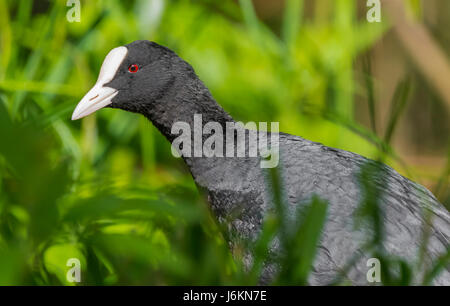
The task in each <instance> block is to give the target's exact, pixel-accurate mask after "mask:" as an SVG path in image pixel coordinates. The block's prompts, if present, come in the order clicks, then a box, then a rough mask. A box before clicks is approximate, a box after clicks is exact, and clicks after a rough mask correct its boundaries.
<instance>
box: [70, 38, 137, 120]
mask: <svg viewBox="0 0 450 306" xmlns="http://www.w3.org/2000/svg"><path fill="white" fill-rule="evenodd" d="M127 53H128V49H127V48H126V47H118V48H115V49H112V50H111V51H110V52H109V53H108V55H107V56H106V58H105V60H104V61H103V64H102V68H101V69H100V74H99V76H98V80H97V83H96V84H95V85H94V87H93V88H92V89H91V90H89V92H88V93H87V94H86V95H85V96H84V97H83V99H81V101H80V102H79V103H78V105H77V107H76V108H75V110H74V112H73V114H72V120H77V119H80V118H83V117H85V116H87V115H89V114H92V113H93V112H95V111H97V110H99V109H101V108H103V107H105V106H107V105H109V104H111V100H112V99H113V98H114V97H115V96H116V95H117V94H118V90H117V89H114V88H111V87H106V86H104V85H105V84H107V83H109V82H111V81H112V79H113V78H114V76H115V75H116V72H117V70H118V69H119V67H120V65H121V64H122V62H123V60H124V59H125V57H126V55H127Z"/></svg>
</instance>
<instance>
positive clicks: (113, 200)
mask: <svg viewBox="0 0 450 306" xmlns="http://www.w3.org/2000/svg"><path fill="white" fill-rule="evenodd" d="M81 3H82V6H81V22H80V23H76V22H75V23H69V22H68V21H67V19H66V13H67V11H68V8H67V7H66V6H65V1H28V0H22V1H13V0H0V48H1V49H0V138H1V139H2V141H1V142H0V284H37V285H45V284H64V285H69V284H73V283H69V282H68V281H67V279H66V272H67V271H68V269H69V268H70V267H67V266H66V262H67V260H68V259H69V258H79V259H80V261H81V266H82V274H81V275H82V283H81V284H98V285H108V284H134V285H138V284H156V285H161V284H162V285H166V284H169V285H179V284H192V285H200V284H201V285H223V284H256V283H257V282H258V276H259V273H260V269H261V267H262V263H263V262H264V261H265V260H266V258H265V256H266V255H265V254H266V251H267V246H268V244H269V242H270V240H271V239H272V238H273V236H274V235H275V233H276V232H277V231H279V230H282V226H283V220H281V219H280V215H274V216H268V218H267V221H266V223H265V226H264V230H263V232H262V234H261V237H260V239H259V240H258V241H257V243H256V244H255V248H256V257H255V261H254V265H253V267H252V269H251V270H250V271H247V272H245V271H244V269H243V267H242V266H241V263H240V262H239V260H233V258H232V256H231V254H230V252H229V249H228V246H227V243H226V242H225V240H224V238H223V236H222V232H221V229H220V228H219V227H218V225H217V224H216V222H215V220H214V218H213V217H212V216H211V214H210V212H209V208H208V206H207V204H206V203H205V201H204V200H203V199H202V197H201V196H200V195H199V194H198V192H197V190H196V188H195V185H194V183H193V180H192V179H191V177H190V175H189V173H188V171H187V169H186V168H185V167H184V165H183V163H182V161H181V160H178V159H174V158H173V157H172V155H171V154H170V145H169V143H167V141H166V140H165V139H164V138H163V137H162V136H161V135H160V134H159V132H158V131H157V130H156V129H155V128H154V127H152V125H151V123H149V122H148V121H147V120H146V119H144V118H141V117H139V116H137V115H135V114H130V113H126V112H123V111H118V110H111V109H104V110H101V111H99V112H98V113H97V114H94V115H92V116H90V117H88V118H86V119H83V120H82V121H77V122H71V121H70V115H71V112H72V111H73V109H74V107H75V105H76V103H77V102H78V101H79V99H80V98H81V97H82V96H83V95H84V93H86V92H87V91H88V90H89V89H90V87H91V86H92V85H93V84H94V83H95V80H96V77H97V74H98V70H99V67H100V66H101V63H102V61H103V59H104V57H105V55H106V54H107V52H108V51H109V50H110V49H112V48H114V47H117V46H119V45H123V44H126V43H129V42H132V41H134V40H137V39H148V40H154V41H156V42H158V43H160V44H163V45H166V46H168V47H170V48H171V49H173V50H175V51H176V52H177V53H178V54H179V55H180V56H181V57H183V58H184V59H186V60H187V61H188V62H189V63H191V64H192V66H193V67H194V68H195V70H196V72H197V73H198V75H199V76H200V78H201V79H202V80H204V82H205V83H206V85H207V86H208V87H209V88H210V90H211V92H212V93H213V95H214V97H215V98H216V100H217V101H219V102H220V104H221V105H222V106H223V107H224V108H225V109H226V110H227V111H228V112H229V113H230V114H232V115H233V117H235V118H236V119H237V120H242V121H279V122H280V123H281V129H282V130H283V131H284V132H288V133H291V134H295V135H301V136H303V137H305V138H308V139H313V140H315V141H320V142H323V143H324V144H326V145H329V146H333V147H339V148H342V149H347V150H351V151H354V152H357V153H360V154H362V155H365V156H368V157H372V158H376V157H378V156H379V155H380V154H381V153H383V154H385V155H384V156H385V160H386V161H387V162H388V163H391V164H394V165H398V164H400V165H401V161H400V160H399V158H398V157H397V155H396V154H395V151H394V149H393V148H391V147H390V146H389V142H390V138H391V136H392V134H393V133H394V132H395V126H396V125H395V123H396V121H397V120H398V117H400V116H402V111H403V109H404V107H403V106H404V103H406V99H407V92H408V88H409V87H408V82H407V81H405V82H404V83H402V84H400V85H399V89H398V94H397V95H396V97H394V100H393V103H392V105H393V106H392V112H391V115H392V116H391V120H390V123H389V129H388V134H386V138H385V139H382V138H379V137H377V136H376V134H375V133H374V131H372V130H370V129H368V128H365V127H363V126H361V125H360V124H358V123H356V121H355V119H354V115H355V111H354V105H355V103H354V98H355V95H358V96H364V97H365V98H366V99H367V100H368V101H369V102H368V107H370V104H371V103H372V104H374V103H376V99H375V98H374V97H373V94H371V92H372V91H371V86H372V85H371V84H372V82H373V79H372V78H371V75H370V69H369V68H370V61H369V62H368V63H367V69H368V70H367V71H366V72H367V78H366V84H364V83H363V84H358V83H357V82H356V81H355V79H354V76H353V71H354V62H355V60H356V58H357V57H358V56H360V55H361V54H363V53H364V52H365V51H366V50H367V49H369V48H370V47H371V46H373V44H374V43H375V42H376V41H377V40H378V39H379V38H380V37H381V35H383V33H384V32H385V31H386V30H387V29H388V28H389V25H388V24H387V23H381V24H369V23H367V22H365V21H358V20H357V18H356V17H355V13H354V12H355V7H356V5H355V2H353V1H347V0H337V1H335V6H334V11H333V14H332V15H333V16H332V18H330V19H326V20H325V19H321V20H320V21H318V22H311V21H310V22H306V21H305V20H302V18H301V17H300V16H301V15H302V14H300V12H301V11H302V9H303V1H300V0H288V1H287V2H286V8H285V12H284V15H283V16H284V17H283V19H282V23H281V29H280V31H279V33H275V32H274V31H273V30H272V29H270V28H269V27H268V26H267V25H265V24H264V23H263V22H261V21H260V20H259V18H258V17H257V14H256V13H255V10H254V7H253V5H252V3H251V2H250V1H248V0H240V1H236V2H235V1H212V0H203V1H188V0H171V1H163V0H135V1H118V0H107V1H106V0H103V1H81ZM296 12H298V13H296ZM402 97H404V99H403V98H402ZM396 101H399V102H398V103H397V102H396ZM394 102H395V103H394ZM372 121H373V123H374V124H373V127H375V125H376V124H375V120H374V116H372ZM374 130H375V129H374ZM449 160H450V159H449ZM405 169H406V168H405ZM405 169H404V171H406V170H405ZM446 180H447V176H445V175H444V176H443V178H442V180H441V181H442V182H444V184H445V182H446ZM274 181H276V176H275V177H274ZM278 208H279V209H282V203H281V200H280V201H279V205H278ZM278 212H280V211H279V210H278ZM301 213H302V216H303V218H301V220H303V221H304V222H301V224H299V228H298V229H294V231H293V232H290V233H286V235H283V236H282V237H284V239H286V245H289V246H291V247H290V248H288V249H289V250H290V251H289V252H287V256H286V258H284V259H283V260H284V261H283V262H284V263H285V265H284V269H282V271H281V274H280V278H279V279H278V280H277V283H279V284H307V276H308V273H309V270H310V266H311V263H312V260H313V259H314V253H315V244H316V241H317V239H319V237H320V229H321V224H322V223H323V222H324V218H325V217H326V203H324V202H323V201H321V200H320V199H319V198H317V199H314V200H313V202H312V203H310V205H309V206H307V207H306V208H305V211H303V212H301ZM375 216H376V214H375ZM305 233H308V234H305ZM235 255H236V254H235ZM237 257H239V254H237ZM443 262H444V263H445V261H443ZM441 266H445V264H442V263H441ZM439 267H440V266H436V267H435V269H436V271H434V272H433V273H435V274H437V273H438V271H439V269H440V268H439ZM441 268H442V267H441ZM405 273H406V272H405ZM430 279H432V276H430ZM403 283H408V280H405V281H404V282H403Z"/></svg>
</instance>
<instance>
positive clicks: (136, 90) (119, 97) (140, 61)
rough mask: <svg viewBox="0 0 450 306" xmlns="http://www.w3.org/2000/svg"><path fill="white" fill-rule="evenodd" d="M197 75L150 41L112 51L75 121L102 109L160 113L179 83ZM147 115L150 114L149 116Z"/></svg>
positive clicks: (82, 102)
mask: <svg viewBox="0 0 450 306" xmlns="http://www.w3.org/2000/svg"><path fill="white" fill-rule="evenodd" d="M192 75H195V74H194V73H193V70H192V67H190V66H189V64H187V63H186V62H184V61H183V60H181V59H180V58H179V57H178V56H177V55H176V54H175V53H174V52H173V51H171V50H169V49H167V48H165V47H163V46H160V45H158V44H156V43H154V42H150V41H144V40H140V41H135V42H133V43H131V44H128V45H125V46H121V47H118V48H115V49H113V50H111V51H110V52H109V53H108V55H107V56H106V58H105V60H104V62H103V64H102V67H101V69H100V74H99V77H98V80H97V83H96V84H95V85H94V87H93V88H92V89H91V90H90V91H89V92H88V93H87V94H86V95H85V96H84V98H83V99H82V100H81V101H80V103H79V104H78V105H77V107H76V108H75V111H74V112H73V115H72V120H76V119H80V118H83V117H85V116H87V115H89V114H92V113H93V112H95V111H97V110H99V109H101V108H103V107H113V108H120V109H123V110H126V111H131V112H139V113H143V114H146V113H148V112H151V110H153V109H155V110H157V109H161V106H159V107H158V105H157V104H158V103H163V102H162V101H161V100H162V98H163V97H164V96H165V95H167V93H168V92H170V89H171V87H173V86H174V84H175V82H176V80H177V79H179V78H180V77H185V76H192ZM146 115H148V114H146Z"/></svg>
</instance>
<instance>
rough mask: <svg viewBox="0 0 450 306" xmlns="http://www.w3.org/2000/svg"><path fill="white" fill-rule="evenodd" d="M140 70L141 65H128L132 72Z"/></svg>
mask: <svg viewBox="0 0 450 306" xmlns="http://www.w3.org/2000/svg"><path fill="white" fill-rule="evenodd" d="M138 70H139V66H138V65H135V64H133V65H130V67H128V71H129V72H131V73H136V72H138Z"/></svg>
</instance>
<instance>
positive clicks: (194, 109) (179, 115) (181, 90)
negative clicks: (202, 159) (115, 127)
mask: <svg viewBox="0 0 450 306" xmlns="http://www.w3.org/2000/svg"><path fill="white" fill-rule="evenodd" d="M150 108H151V109H149V110H147V111H145V113H143V115H144V116H146V117H147V118H148V119H149V120H150V121H151V122H152V123H153V124H154V125H155V126H156V128H158V130H159V131H160V132H161V133H162V134H163V135H164V136H165V137H166V138H167V140H169V141H170V142H171V143H172V142H173V140H174V139H175V138H176V137H177V136H178V134H172V127H173V126H174V124H175V123H177V122H185V123H187V124H188V125H189V126H190V127H191V131H192V133H191V134H193V131H194V116H195V115H197V118H198V115H201V116H202V123H203V126H204V125H205V124H206V123H208V122H217V123H219V124H220V125H221V126H222V127H223V130H224V131H225V127H226V122H234V120H233V118H232V117H231V116H230V115H229V114H228V113H227V112H226V111H225V110H224V109H223V108H222V107H221V106H220V105H219V104H218V103H217V102H216V101H215V100H214V98H213V97H212V95H211V93H210V92H209V90H208V88H206V86H205V85H204V84H203V83H202V81H200V80H199V79H198V78H197V77H196V76H195V77H193V78H188V79H187V80H182V81H179V80H174V82H173V85H172V86H171V87H170V88H169V89H168V90H167V91H166V92H165V93H164V95H163V96H161V97H160V100H159V101H157V102H156V103H151V104H150ZM202 128H203V127H202ZM192 141H193V139H192Z"/></svg>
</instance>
